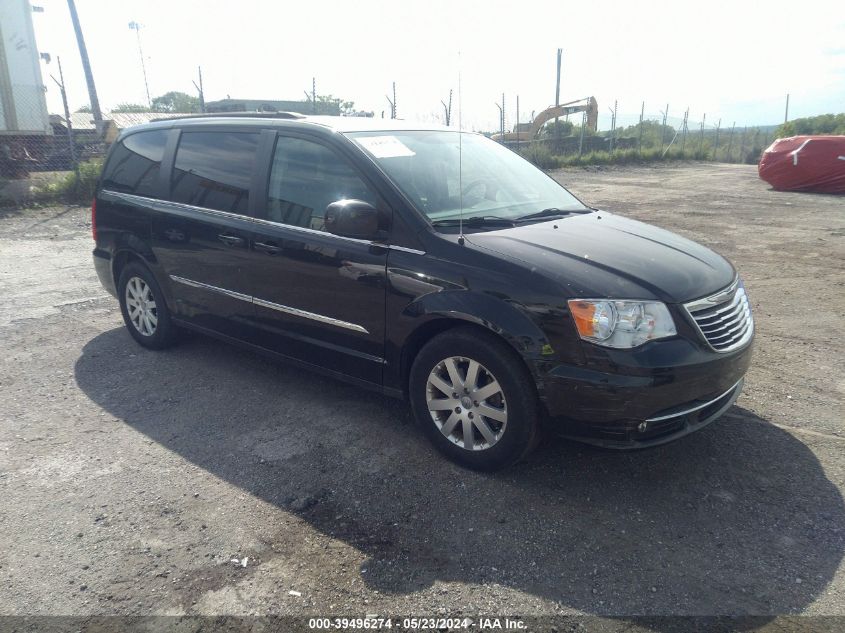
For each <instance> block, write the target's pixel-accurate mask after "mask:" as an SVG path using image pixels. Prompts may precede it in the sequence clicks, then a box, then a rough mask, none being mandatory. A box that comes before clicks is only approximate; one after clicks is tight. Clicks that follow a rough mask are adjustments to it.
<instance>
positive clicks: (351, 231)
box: [323, 199, 387, 240]
mask: <svg viewBox="0 0 845 633" xmlns="http://www.w3.org/2000/svg"><path fill="white" fill-rule="evenodd" d="M380 218H381V214H380V213H379V211H378V209H376V208H375V207H374V206H373V205H371V204H370V203H369V202H364V201H363V200H353V199H350V200H338V201H337V202H332V203H331V204H330V205H329V206H327V207H326V215H325V217H324V219H323V221H324V223H325V227H326V231H328V232H329V233H334V234H335V235H342V236H343V237H354V238H357V239H361V240H378V239H384V238H385V237H386V235H387V233H386V231H385V230H384V229H383V228H382V227H381V222H380Z"/></svg>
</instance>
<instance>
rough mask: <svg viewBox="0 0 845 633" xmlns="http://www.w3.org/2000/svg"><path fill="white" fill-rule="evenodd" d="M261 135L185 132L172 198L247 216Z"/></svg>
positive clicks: (178, 153)
mask: <svg viewBox="0 0 845 633" xmlns="http://www.w3.org/2000/svg"><path fill="white" fill-rule="evenodd" d="M257 148H258V134H250V133H246V132H182V136H181V138H180V139H179V149H178V150H176V162H175V164H174V166H173V179H172V182H171V191H170V199H171V200H173V201H174V202H183V203H185V204H192V205H195V206H198V207H205V208H207V209H217V210H219V211H229V212H230V213H240V214H243V215H246V213H247V210H248V208H249V185H250V182H251V180H252V171H253V168H254V167H255V153H256V150H257Z"/></svg>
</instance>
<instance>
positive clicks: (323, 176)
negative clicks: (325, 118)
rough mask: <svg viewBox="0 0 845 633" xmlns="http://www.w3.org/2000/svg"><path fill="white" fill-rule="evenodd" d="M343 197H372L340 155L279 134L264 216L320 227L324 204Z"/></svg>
mask: <svg viewBox="0 0 845 633" xmlns="http://www.w3.org/2000/svg"><path fill="white" fill-rule="evenodd" d="M344 198H356V199H358V200H364V201H366V202H369V203H370V204H372V205H373V206H375V205H376V197H375V195H373V193H372V192H371V191H370V189H369V188H368V187H367V185H366V184H364V182H363V181H362V180H361V178H360V177H359V176H358V174H357V173H356V172H355V170H354V169H353V168H352V166H351V165H349V164H348V163H347V162H346V161H345V160H344V159H343V158H341V157H340V156H338V155H337V154H335V152H334V151H332V150H330V149H329V148H328V147H325V146H324V145H320V144H318V143H312V142H311V141H305V140H303V139H298V138H287V137H280V138H279V140H278V141H277V142H276V151H275V154H274V155H273V165H272V168H271V170H270V190H269V192H268V199H267V203H268V204H267V219H268V220H272V221H274V222H282V223H284V224H293V225H294V226H302V227H305V228H311V229H317V230H321V231H322V230H323V228H324V227H323V216H324V215H325V213H326V207H327V206H329V204H331V203H332V202H335V201H337V200H343V199H344Z"/></svg>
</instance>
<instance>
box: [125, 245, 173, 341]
mask: <svg viewBox="0 0 845 633" xmlns="http://www.w3.org/2000/svg"><path fill="white" fill-rule="evenodd" d="M117 296H118V300H119V301H120V312H121V314H122V315H123V322H124V324H125V325H126V329H127V330H129V334H130V335H131V336H132V338H134V339H135V340H136V341H137V342H138V344H140V345H142V346H144V347H146V348H148V349H165V348H167V347H170V346H172V345H173V344H174V343H175V342H176V339H177V334H178V331H177V329H176V326H175V325H174V324H173V320H172V319H171V317H170V310H168V308H167V304H166V302H165V300H164V294H163V293H162V292H161V287H160V286H159V285H158V282H157V281H156V279H155V277H154V276H153V274H152V273H151V272H150V270H149V268H147V267H146V266H144V265H143V264H141V263H139V262H134V261H133V262H129V263H128V264H127V265H126V266H125V267H124V268H123V270H122V271H121V273H120V279H118V282H117ZM136 306H137V308H136Z"/></svg>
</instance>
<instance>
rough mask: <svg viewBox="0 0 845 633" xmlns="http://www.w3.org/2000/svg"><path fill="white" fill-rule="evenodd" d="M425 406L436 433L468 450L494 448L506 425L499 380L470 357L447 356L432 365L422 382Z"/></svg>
mask: <svg viewBox="0 0 845 633" xmlns="http://www.w3.org/2000/svg"><path fill="white" fill-rule="evenodd" d="M426 403H427V405H428V410H429V413H430V414H431V419H432V420H433V421H434V424H435V425H436V426H437V428H438V429H440V432H441V433H442V434H443V435H444V436H445V437H446V438H447V439H448V440H449V441H450V442H452V443H454V444H456V445H458V446H460V447H461V448H464V449H466V450H468V451H482V450H486V449H488V448H490V447H492V446H493V445H495V444H496V443H497V442H498V441H499V440H500V439H501V438H502V435H503V434H504V432H505V427H506V426H507V423H508V409H507V402H506V401H505V394H504V392H503V390H502V387H501V385H500V384H499V381H498V380H496V377H495V376H494V375H493V374H492V373H491V372H490V370H489V369H487V368H486V367H485V366H484V365H482V364H481V363H479V362H478V361H475V360H473V359H471V358H465V357H462V356H451V357H449V358H445V359H443V360H442V361H440V362H439V363H438V364H437V365H435V367H434V369H432V370H431V373H430V374H429V376H428V381H427V383H426Z"/></svg>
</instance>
